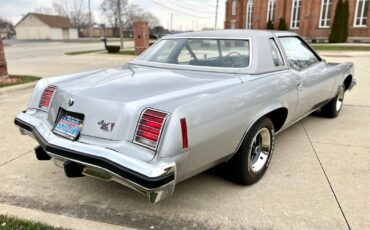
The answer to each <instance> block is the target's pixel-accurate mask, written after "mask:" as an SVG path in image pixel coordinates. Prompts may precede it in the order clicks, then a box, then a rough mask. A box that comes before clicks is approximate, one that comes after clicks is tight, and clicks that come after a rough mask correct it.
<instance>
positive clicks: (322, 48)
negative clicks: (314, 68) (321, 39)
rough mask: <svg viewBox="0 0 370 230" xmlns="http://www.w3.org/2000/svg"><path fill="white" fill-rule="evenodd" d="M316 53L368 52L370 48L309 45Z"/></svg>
mask: <svg viewBox="0 0 370 230" xmlns="http://www.w3.org/2000/svg"><path fill="white" fill-rule="evenodd" d="M311 46H312V48H314V49H315V50H316V51H370V46H356V45H348V46H344V45H324V44H311Z"/></svg>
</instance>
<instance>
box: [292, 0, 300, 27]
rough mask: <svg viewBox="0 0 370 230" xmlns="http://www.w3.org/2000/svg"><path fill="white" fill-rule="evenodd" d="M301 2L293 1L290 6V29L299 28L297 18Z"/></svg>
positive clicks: (298, 0)
mask: <svg viewBox="0 0 370 230" xmlns="http://www.w3.org/2000/svg"><path fill="white" fill-rule="evenodd" d="M301 6H302V0H293V4H292V19H291V21H290V28H291V29H298V28H299V18H300V16H301Z"/></svg>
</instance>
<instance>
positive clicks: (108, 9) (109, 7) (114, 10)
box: [100, 0, 128, 34]
mask: <svg viewBox="0 0 370 230" xmlns="http://www.w3.org/2000/svg"><path fill="white" fill-rule="evenodd" d="M119 5H120V8H121V12H122V13H124V12H126V9H127V6H128V1H127V0H121V2H120V4H119ZM117 6H118V0H104V1H103V2H102V3H101V4H100V10H101V12H102V14H103V15H104V17H105V20H106V21H107V23H108V25H109V26H110V27H112V28H113V29H114V33H115V34H117V33H118V14H119V11H118V7H117ZM122 21H124V20H123V19H122Z"/></svg>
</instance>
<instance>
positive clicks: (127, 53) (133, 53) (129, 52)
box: [117, 50, 135, 55]
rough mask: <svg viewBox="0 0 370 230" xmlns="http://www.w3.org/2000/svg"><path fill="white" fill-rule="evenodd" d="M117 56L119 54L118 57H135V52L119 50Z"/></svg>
mask: <svg viewBox="0 0 370 230" xmlns="http://www.w3.org/2000/svg"><path fill="white" fill-rule="evenodd" d="M117 54H120V55H135V50H121V51H119V53H117Z"/></svg>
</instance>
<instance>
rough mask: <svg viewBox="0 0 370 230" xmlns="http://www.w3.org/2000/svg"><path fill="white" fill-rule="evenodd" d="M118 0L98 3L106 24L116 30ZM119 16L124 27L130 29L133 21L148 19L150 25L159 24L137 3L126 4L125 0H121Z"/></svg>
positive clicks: (155, 18) (106, 0) (105, 0)
mask: <svg viewBox="0 0 370 230" xmlns="http://www.w3.org/2000/svg"><path fill="white" fill-rule="evenodd" d="M117 1H118V0H104V1H103V2H102V3H101V5H100V10H101V12H102V14H103V15H104V17H105V19H106V21H107V23H108V25H110V26H111V27H112V28H114V29H115V30H116V31H118V9H117ZM120 5H121V12H122V14H121V17H122V22H123V23H122V24H123V27H124V28H127V29H131V28H132V27H133V22H134V21H148V22H149V26H150V27H155V26H158V25H160V23H159V20H158V18H157V17H155V16H154V15H153V14H151V13H150V12H147V11H144V10H143V9H142V8H140V7H139V6H137V5H132V4H128V1H127V0H121V4H120Z"/></svg>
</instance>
